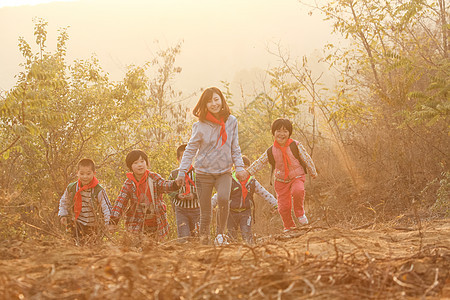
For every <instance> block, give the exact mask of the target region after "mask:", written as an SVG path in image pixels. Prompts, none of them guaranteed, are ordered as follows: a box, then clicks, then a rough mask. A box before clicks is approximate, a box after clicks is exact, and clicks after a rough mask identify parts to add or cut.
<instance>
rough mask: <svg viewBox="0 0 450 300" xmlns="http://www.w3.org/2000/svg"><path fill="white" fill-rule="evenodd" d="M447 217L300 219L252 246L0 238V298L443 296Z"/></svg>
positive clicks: (447, 292) (448, 275)
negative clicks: (354, 223)
mask: <svg viewBox="0 0 450 300" xmlns="http://www.w3.org/2000/svg"><path fill="white" fill-rule="evenodd" d="M449 270H450V222H449V220H448V219H447V220H439V221H433V222H430V223H426V224H421V228H420V230H419V228H417V226H416V227H410V228H409V227H408V228H392V227H383V225H376V226H371V227H369V228H365V229H345V228H338V227H334V228H321V227H317V226H314V225H312V226H309V227H303V228H302V229H300V230H298V231H295V232H293V233H291V234H290V235H283V234H277V235H272V236H265V237H261V238H259V239H258V243H257V245H255V246H254V247H249V246H246V245H242V244H235V245H228V246H224V247H220V248H215V247H214V246H203V245H199V244H198V243H195V242H192V243H188V244H178V243H176V242H174V241H169V242H166V243H164V244H155V243H154V242H152V241H151V240H145V239H144V240H137V239H136V238H130V237H127V236H120V237H119V236H118V237H115V238H113V239H112V240H110V241H106V242H101V243H100V244H99V245H98V246H92V245H88V246H74V245H73V244H72V243H70V242H68V241H64V240H59V241H57V240H48V241H26V242H24V241H18V240H3V241H1V242H0V298H1V299H445V298H450V271H449Z"/></svg>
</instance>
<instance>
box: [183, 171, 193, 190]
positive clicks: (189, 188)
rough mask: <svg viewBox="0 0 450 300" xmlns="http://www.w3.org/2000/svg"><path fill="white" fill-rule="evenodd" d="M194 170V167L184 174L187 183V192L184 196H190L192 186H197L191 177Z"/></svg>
mask: <svg viewBox="0 0 450 300" xmlns="http://www.w3.org/2000/svg"><path fill="white" fill-rule="evenodd" d="M191 170H192V165H191V166H190V167H189V170H188V171H187V172H186V174H184V182H185V183H186V184H185V185H184V186H185V187H186V192H185V193H184V194H183V195H188V194H190V193H191V184H192V185H193V186H195V183H194V181H192V179H191V178H190V177H189V172H190V171H191Z"/></svg>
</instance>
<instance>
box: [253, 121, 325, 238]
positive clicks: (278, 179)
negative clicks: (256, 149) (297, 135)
mask: <svg viewBox="0 0 450 300" xmlns="http://www.w3.org/2000/svg"><path fill="white" fill-rule="evenodd" d="M291 134H292V123H291V121H289V120H288V119H277V120H275V121H274V122H273V123H272V135H273V136H274V139H275V141H274V143H273V146H271V147H269V149H267V151H265V152H264V153H263V154H262V155H261V156H260V157H259V158H258V159H257V160H256V161H254V162H253V164H252V165H251V166H250V167H249V168H248V169H247V172H248V173H250V175H253V174H255V173H256V172H257V171H259V170H260V169H261V168H262V167H264V165H265V164H266V163H267V162H269V163H270V164H271V165H272V171H273V170H275V172H274V179H275V186H274V187H275V192H276V193H277V201H278V212H279V213H280V216H281V219H282V220H283V225H284V231H289V230H291V229H294V228H295V223H294V220H293V219H292V214H291V210H292V206H293V208H294V215H295V216H296V218H297V219H298V221H299V223H300V224H302V225H306V224H308V218H307V217H306V215H305V210H304V207H303V202H304V199H305V177H306V173H307V172H309V174H310V175H311V177H312V178H316V177H317V171H316V167H315V166H314V162H313V160H312V159H311V156H310V155H309V154H308V152H306V150H305V148H304V147H303V145H302V144H301V143H300V142H298V141H295V140H292V139H291V138H290V137H291ZM292 204H293V205H292Z"/></svg>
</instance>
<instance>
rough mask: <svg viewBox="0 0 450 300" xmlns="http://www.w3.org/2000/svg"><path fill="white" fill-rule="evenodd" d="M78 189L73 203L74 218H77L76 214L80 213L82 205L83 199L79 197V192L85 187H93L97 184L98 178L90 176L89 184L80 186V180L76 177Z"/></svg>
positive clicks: (85, 188)
mask: <svg viewBox="0 0 450 300" xmlns="http://www.w3.org/2000/svg"><path fill="white" fill-rule="evenodd" d="M77 184H78V187H79V189H78V191H77V192H76V193H75V203H74V205H73V211H74V213H75V220H76V219H78V216H79V215H80V213H81V207H82V206H83V199H82V197H81V192H82V191H84V190H87V189H93V188H94V187H95V186H96V185H97V184H98V180H97V178H95V176H94V178H92V180H91V182H89V184H86V185H84V186H81V180H79V179H78V183H77Z"/></svg>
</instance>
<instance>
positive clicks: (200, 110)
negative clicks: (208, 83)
mask: <svg viewBox="0 0 450 300" xmlns="http://www.w3.org/2000/svg"><path fill="white" fill-rule="evenodd" d="M214 93H216V94H217V95H219V97H220V99H221V100H222V109H221V110H220V112H219V118H223V121H224V122H226V121H227V119H228V116H229V115H230V114H231V112H230V107H229V106H228V104H227V101H226V100H225V97H224V96H223V94H222V92H221V91H220V90H219V89H218V88H216V87H210V88H207V89H206V90H204V91H203V93H202V95H201V96H200V99H199V100H198V102H197V105H195V107H194V110H193V112H192V113H193V114H194V116H196V117H198V118H199V120H200V121H204V120H205V119H206V114H207V113H208V108H206V103H208V101H209V100H211V99H212V96H213V94H214Z"/></svg>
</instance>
